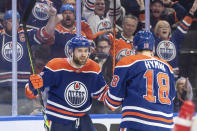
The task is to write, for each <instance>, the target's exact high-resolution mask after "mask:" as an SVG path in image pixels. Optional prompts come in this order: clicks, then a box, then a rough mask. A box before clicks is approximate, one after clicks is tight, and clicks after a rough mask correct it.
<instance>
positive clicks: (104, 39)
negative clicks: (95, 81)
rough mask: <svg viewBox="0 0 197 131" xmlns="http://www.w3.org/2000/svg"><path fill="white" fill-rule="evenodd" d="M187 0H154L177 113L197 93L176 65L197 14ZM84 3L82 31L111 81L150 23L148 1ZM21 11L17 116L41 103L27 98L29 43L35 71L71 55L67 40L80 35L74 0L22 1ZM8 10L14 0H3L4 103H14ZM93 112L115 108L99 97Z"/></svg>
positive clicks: (159, 46) (158, 49) (158, 40)
mask: <svg viewBox="0 0 197 131" xmlns="http://www.w3.org/2000/svg"><path fill="white" fill-rule="evenodd" d="M189 1H190V2H188V1H187V2H186V1H185V0H150V30H151V31H152V32H153V34H154V36H155V56H158V57H159V58H161V59H164V60H166V61H167V62H168V63H169V64H170V65H171V66H172V67H173V70H174V76H175V78H176V90H177V95H176V98H175V102H174V105H175V111H176V112H177V111H178V110H179V108H180V106H181V104H182V102H183V100H188V99H190V100H191V99H192V97H193V96H194V97H195V94H196V93H195V92H192V83H190V82H189V78H188V76H184V77H183V76H181V72H180V70H179V63H178V60H179V51H180V48H181V45H182V44H183V40H184V38H185V37H186V35H187V32H188V31H189V30H190V26H191V25H192V22H195V20H194V19H196V18H197V15H196V14H197V12H196V9H197V0H189ZM81 5H82V8H81V9H82V11H81V13H82V14H81V34H82V35H83V36H86V37H87V39H89V40H90V41H91V43H92V51H91V52H92V53H91V55H90V58H91V59H92V60H94V61H95V62H97V63H98V64H99V66H100V68H101V69H102V73H103V76H104V79H105V81H106V83H107V84H110V82H111V79H112V76H113V68H114V67H113V65H115V64H116V63H117V62H118V61H119V60H120V59H121V58H122V57H125V56H129V55H134V54H135V47H134V46H133V44H132V42H133V37H134V35H135V33H136V32H137V31H138V30H141V29H144V28H145V24H146V23H145V3H144V0H82V3H81ZM32 6H33V7H32ZM31 8H32V10H30V9H31ZM17 9H18V13H19V14H18V15H17V18H18V21H17V22H18V26H17V28H18V29H17V34H18V35H17V51H18V52H17V61H18V72H19V73H18V77H19V78H20V79H19V81H18V83H19V84H18V95H19V97H18V98H19V100H21V102H19V103H20V104H19V105H18V106H19V114H22V115H26V114H37V113H39V111H40V110H39V109H40V106H38V102H39V101H38V100H30V99H27V98H25V96H24V94H25V90H24V88H25V83H26V82H27V81H28V77H26V76H29V75H30V74H31V73H32V71H31V66H30V60H29V55H28V48H27V46H26V43H29V44H30V48H31V51H32V58H33V62H34V67H35V71H36V73H39V72H41V70H42V68H43V66H44V65H45V64H46V63H47V62H48V61H50V60H51V59H52V58H57V57H70V56H69V51H68V50H67V46H68V45H67V44H68V42H69V40H70V39H71V38H73V37H74V36H76V35H77V30H76V22H77V21H76V14H75V11H76V0H18V1H17ZM8 11H11V0H6V1H1V2H0V45H1V51H0V52H1V54H0V55H1V56H0V62H1V64H0V90H1V92H2V93H1V94H0V105H1V104H5V103H8V104H11V100H12V99H11V98H12V97H11V93H12V90H11V81H12V80H11V71H12V69H11V64H12V63H11V60H12V56H11V55H12V52H11V49H12V45H11V44H12V43H11V38H12V35H11V24H12V18H11V17H10V16H11V15H10V14H7V16H6V13H9V12H8ZM27 12H30V14H29V15H28V19H27V21H26V24H27V26H26V27H27V31H26V32H27V33H28V34H27V35H28V38H29V40H27V39H26V38H25V31H24V29H23V25H22V23H23V20H24V19H25V18H24V16H25V14H26V13H27ZM25 17H27V16H25ZM193 20H194V21H193ZM2 63H4V64H2ZM20 75H21V77H20ZM193 88H196V87H193ZM45 93H46V92H45ZM45 95H46V94H45ZM32 102H33V103H32ZM24 103H25V104H24ZM35 103H36V104H35ZM195 104H196V105H197V103H195ZM32 106H33V107H32ZM35 110H36V111H35ZM0 111H1V110H0ZM9 112H11V109H10V111H8V112H7V113H8V114H5V115H10V113H9ZM32 112H33V113H32ZM91 113H102V114H107V113H112V112H111V111H109V110H108V109H107V108H106V107H105V106H104V105H103V103H99V102H96V101H95V102H93V106H92V110H91ZM115 113H120V111H119V110H118V111H117V112H115ZM0 115H1V113H0Z"/></svg>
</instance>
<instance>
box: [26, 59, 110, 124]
mask: <svg viewBox="0 0 197 131" xmlns="http://www.w3.org/2000/svg"><path fill="white" fill-rule="evenodd" d="M40 76H41V77H42V79H43V87H42V88H41V89H42V90H43V89H44V88H45V87H50V88H49V92H48V95H49V97H48V100H47V105H46V115H47V119H48V120H51V121H56V122H60V123H63V124H68V123H70V122H74V121H75V120H76V119H77V118H79V117H82V116H84V115H85V114H86V113H87V112H88V111H89V110H90V108H91V105H92V102H91V101H92V100H91V99H92V97H94V98H95V99H97V100H99V101H103V99H104V93H105V92H106V89H108V86H107V85H106V83H105V81H104V79H103V76H102V73H101V69H100V67H99V66H98V64H97V63H96V62H94V61H92V60H90V59H88V60H87V63H86V64H85V65H84V66H83V67H82V68H81V69H75V68H73V67H72V66H71V65H70V63H69V62H68V59H67V58H55V59H52V60H51V61H49V62H48V64H47V65H46V66H45V67H44V69H43V71H42V72H41V73H40ZM29 89H30V90H31V91H32V92H33V93H34V95H37V91H36V89H35V88H33V86H32V83H31V82H29ZM29 94H30V95H31V93H29Z"/></svg>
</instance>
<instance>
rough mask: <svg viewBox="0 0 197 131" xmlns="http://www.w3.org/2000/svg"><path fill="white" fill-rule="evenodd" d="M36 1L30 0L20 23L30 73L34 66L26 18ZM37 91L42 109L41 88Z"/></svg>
mask: <svg viewBox="0 0 197 131" xmlns="http://www.w3.org/2000/svg"><path fill="white" fill-rule="evenodd" d="M35 3H36V0H31V1H30V3H29V5H28V8H27V9H26V11H25V13H24V16H23V19H22V23H23V29H24V34H25V40H26V46H27V50H28V55H29V59H30V63H31V69H32V73H33V74H35V68H34V63H33V59H32V51H31V47H30V42H29V37H28V33H27V27H26V25H27V20H28V17H29V15H30V13H31V11H32V9H33V7H34V5H35ZM37 92H38V96H39V100H40V104H41V106H42V108H43V109H44V102H43V100H42V94H41V90H40V89H37Z"/></svg>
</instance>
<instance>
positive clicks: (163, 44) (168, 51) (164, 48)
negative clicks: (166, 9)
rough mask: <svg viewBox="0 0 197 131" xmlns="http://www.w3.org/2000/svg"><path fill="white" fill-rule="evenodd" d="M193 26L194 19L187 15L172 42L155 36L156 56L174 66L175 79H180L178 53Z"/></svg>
mask: <svg viewBox="0 0 197 131" xmlns="http://www.w3.org/2000/svg"><path fill="white" fill-rule="evenodd" d="M191 24H192V17H191V16H190V15H187V16H185V17H184V19H183V20H182V21H181V23H180V25H179V26H178V27H177V29H176V30H175V31H174V32H173V33H172V35H171V37H170V40H161V39H160V38H158V37H156V36H155V49H156V52H155V55H156V56H157V57H159V58H160V59H163V60H165V61H167V62H168V63H169V64H170V65H171V66H172V68H173V70H174V73H175V77H178V74H179V68H178V52H179V49H180V47H181V44H182V42H183V40H184V38H185V36H186V34H187V32H188V30H189V27H190V26H191Z"/></svg>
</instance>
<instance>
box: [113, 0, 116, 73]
mask: <svg viewBox="0 0 197 131" xmlns="http://www.w3.org/2000/svg"><path fill="white" fill-rule="evenodd" d="M113 13H114V19H113V43H114V44H113V74H114V69H115V62H116V54H115V42H116V0H114V12H113Z"/></svg>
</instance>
